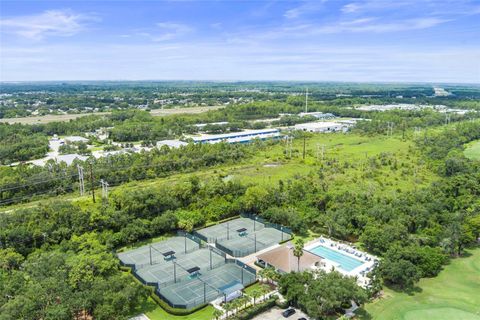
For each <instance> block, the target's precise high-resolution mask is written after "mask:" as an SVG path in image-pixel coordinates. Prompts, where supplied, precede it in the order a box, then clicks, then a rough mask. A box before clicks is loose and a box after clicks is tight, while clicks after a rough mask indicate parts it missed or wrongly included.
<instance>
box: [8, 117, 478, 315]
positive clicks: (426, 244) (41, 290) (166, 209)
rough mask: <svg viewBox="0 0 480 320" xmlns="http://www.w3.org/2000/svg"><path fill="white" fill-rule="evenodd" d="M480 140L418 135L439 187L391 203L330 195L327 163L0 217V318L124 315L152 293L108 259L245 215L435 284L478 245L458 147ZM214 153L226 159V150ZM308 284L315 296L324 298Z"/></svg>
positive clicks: (468, 179)
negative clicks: (283, 174)
mask: <svg viewBox="0 0 480 320" xmlns="http://www.w3.org/2000/svg"><path fill="white" fill-rule="evenodd" d="M479 138H480V125H479V124H478V123H477V122H460V123H458V124H456V125H454V126H453V127H449V128H446V129H442V130H436V131H433V130H432V133H431V134H429V135H428V136H427V137H418V138H417V139H416V140H415V148H417V149H418V151H419V152H420V154H421V157H422V158H423V159H424V161H425V162H426V163H428V166H429V168H430V170H432V171H434V172H435V173H436V174H437V175H438V177H439V178H438V179H437V180H435V181H434V182H433V183H431V184H430V185H428V186H426V187H421V188H418V189H417V190H412V191H409V192H399V193H397V194H395V195H390V196H386V195H382V196H378V195H376V194H372V193H370V192H369V191H368V190H365V191H363V192H348V191H347V192H341V193H338V192H337V191H334V190H333V189H330V188H329V183H328V178H327V177H328V175H329V172H330V171H332V170H342V167H341V166H339V164H334V163H330V165H329V167H330V168H327V167H324V169H321V168H322V167H320V170H318V171H317V172H316V173H315V174H310V175H307V176H297V177H292V178H291V179H289V180H288V181H283V180H280V181H279V182H278V183H277V184H273V185H270V186H268V187H264V186H260V185H256V184H242V183H239V182H235V181H225V180H224V179H222V178H221V177H219V176H216V177H215V176H213V177H211V178H209V180H204V179H202V178H200V177H198V176H195V175H193V176H190V177H189V178H186V179H184V180H181V181H179V182H177V183H175V184H173V185H171V186H170V188H162V187H156V186H151V187H147V186H146V187H143V188H141V189H138V190H136V191H132V190H129V191H128V192H127V191H122V189H118V190H117V191H115V192H113V193H112V196H111V197H110V198H109V200H108V202H105V201H99V202H97V203H96V204H94V203H91V202H85V201H81V202H69V201H46V202H43V203H42V204H41V205H40V206H37V207H33V208H25V209H18V210H15V211H12V212H11V213H9V214H2V215H0V224H1V225H2V226H4V227H3V228H2V230H1V231H0V246H1V248H2V249H1V251H0V266H1V271H0V277H1V278H2V281H1V282H0V283H1V287H0V290H1V292H2V294H1V297H2V299H3V301H2V302H1V305H2V306H1V307H0V310H1V311H2V312H1V314H2V317H3V318H2V319H17V318H26V319H35V318H44V319H71V318H72V317H73V316H75V315H78V314H81V313H82V312H87V313H88V314H91V315H94V316H95V318H98V319H108V318H110V319H111V318H119V319H120V318H123V317H124V315H125V314H126V313H128V312H131V311H132V310H134V306H135V305H136V304H137V303H138V301H140V300H142V299H145V297H146V296H147V295H148V292H146V291H145V289H142V287H140V286H139V285H138V284H137V283H135V281H132V279H131V278H129V277H127V276H125V275H124V274H123V273H122V272H121V271H120V270H119V268H118V265H117V264H116V262H115V258H114V255H113V254H112V252H113V251H112V250H115V249H117V248H119V247H121V246H123V245H127V244H133V243H135V242H137V241H140V240H144V239H148V238H151V237H155V236H158V235H165V234H169V233H170V232H173V231H174V230H176V229H183V230H187V231H190V230H192V229H193V228H196V227H200V226H203V225H205V224H206V223H207V222H211V221H218V220H220V219H224V218H227V217H232V216H235V215H238V214H241V213H250V214H251V213H253V214H258V215H261V216H263V217H265V218H266V219H267V220H269V221H272V222H275V223H279V224H284V225H289V226H291V227H292V228H293V230H294V232H295V233H296V234H297V235H302V234H304V233H305V232H307V230H310V231H313V232H316V233H323V234H326V235H328V236H331V237H334V238H337V239H344V240H349V241H358V242H359V243H361V244H362V245H363V246H364V247H365V249H367V250H368V251H369V252H371V253H374V254H376V255H378V256H380V257H382V261H381V264H380V267H379V268H378V271H376V272H378V274H377V275H376V277H378V279H381V282H382V283H384V284H385V285H389V286H395V287H398V288H400V289H401V290H410V289H411V288H413V287H414V286H415V283H416V282H417V281H418V280H419V279H420V278H422V277H431V276H435V275H436V274H437V273H438V272H439V271H440V270H441V269H442V267H443V265H444V264H445V263H447V261H448V260H449V259H452V258H455V257H457V256H459V255H461V254H462V253H463V251H464V250H465V248H467V247H469V246H471V245H473V244H474V243H475V241H476V239H477V238H478V237H479V236H480V211H479V208H480V207H479V203H478V194H479V190H480V184H479V181H480V177H479V172H480V170H478V169H479V168H478V166H479V163H478V162H475V161H471V160H468V159H466V158H465V157H464V156H463V154H462V153H461V151H462V149H463V144H464V143H466V142H468V141H471V140H474V139H479ZM215 147H216V148H219V151H220V150H221V153H222V155H224V154H225V150H228V149H230V148H231V147H227V146H223V145H217V146H215ZM192 148H193V149H195V148H194V147H192ZM225 148H227V149H225ZM245 148H250V147H245ZM252 148H255V147H252ZM257 148H259V147H257ZM261 148H268V146H262V147H261ZM235 149H236V148H233V150H235ZM193 151H194V150H192V152H193ZM238 151H239V150H237V152H238ZM189 158H191V157H189ZM165 161H166V159H163V160H162V161H161V162H162V163H164V162H165ZM325 165H327V163H325ZM395 166H396V164H395V159H394V158H392V157H389V156H387V155H385V154H380V155H378V156H375V157H372V158H371V160H370V161H369V167H368V168H365V169H364V170H365V172H372V173H374V172H375V171H376V170H380V169H381V168H382V167H388V168H392V170H401V168H398V169H395ZM134 171H135V170H134ZM142 171H143V170H142ZM47 261H48V262H47ZM296 276H298V277H301V276H302V275H301V274H298V275H296ZM327 277H334V275H331V276H327ZM20 279H28V281H26V280H20ZM302 281H307V282H308V283H310V282H309V280H308V279H306V280H302ZM342 281H343V280H342ZM345 281H346V282H345V285H346V286H347V282H348V281H347V280H345ZM60 282H61V283H62V285H61V286H59V285H57V284H58V283H60ZM280 283H281V285H280V287H281V288H284V289H282V290H287V291H289V292H294V291H293V290H290V289H289V288H290V286H292V285H295V283H297V281H296V280H295V281H294V280H289V278H288V277H286V278H285V279H283V278H282V280H281V282H280ZM336 283H338V281H336ZM340 283H341V281H340ZM311 285H312V290H322V289H321V288H322V286H320V287H318V288H317V287H316V285H315V284H314V283H312V284H311ZM105 290H106V291H105ZM356 290H357V289H356ZM104 291H105V292H108V293H107V294H103V295H102V298H100V297H97V296H95V292H99V293H100V292H104ZM87 292H88V294H87ZM374 294H375V292H371V293H368V294H367V293H362V292H361V291H359V292H358V296H356V297H357V298H358V299H359V301H365V300H366V299H368V297H369V296H372V295H374ZM40 296H41V297H42V299H39V297H40ZM77 297H81V298H77ZM288 297H290V296H288ZM289 299H291V301H292V303H295V304H298V305H299V306H300V307H302V308H304V309H305V310H307V311H309V310H310V312H311V313H312V314H317V313H318V312H320V313H321V314H328V313H330V312H332V311H333V310H335V308H336V307H333V309H332V308H330V309H329V308H325V309H324V310H311V306H312V303H314V302H312V301H309V300H308V299H307V297H306V296H302V295H300V296H291V297H290V298H289ZM127 301H128V303H127ZM316 312H317V313H316ZM27 315H28V316H27Z"/></svg>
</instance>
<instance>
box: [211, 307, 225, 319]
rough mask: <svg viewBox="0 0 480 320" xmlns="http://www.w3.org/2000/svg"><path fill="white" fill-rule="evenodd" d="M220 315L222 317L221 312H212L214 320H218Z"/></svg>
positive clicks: (218, 310)
mask: <svg viewBox="0 0 480 320" xmlns="http://www.w3.org/2000/svg"><path fill="white" fill-rule="evenodd" d="M222 315H223V311H222V310H220V309H215V310H213V317H214V318H215V320H218V318H220V317H221V316H222Z"/></svg>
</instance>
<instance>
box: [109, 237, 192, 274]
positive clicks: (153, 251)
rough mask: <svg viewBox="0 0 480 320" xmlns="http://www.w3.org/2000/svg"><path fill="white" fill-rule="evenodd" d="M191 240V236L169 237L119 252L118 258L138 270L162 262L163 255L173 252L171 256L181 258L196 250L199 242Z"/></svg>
mask: <svg viewBox="0 0 480 320" xmlns="http://www.w3.org/2000/svg"><path fill="white" fill-rule="evenodd" d="M192 238H193V237H192V236H183V237H182V236H177V237H171V238H168V239H166V240H163V241H160V242H156V243H153V244H150V245H145V246H142V247H139V248H136V249H133V250H129V251H126V252H120V253H119V254H118V258H119V259H120V261H121V262H122V263H123V264H124V265H127V266H130V267H134V268H135V269H140V268H143V267H145V266H148V265H152V264H157V263H162V262H164V261H165V257H166V256H165V255H164V254H166V253H169V252H170V253H171V252H173V256H175V257H181V256H182V255H185V254H186V253H189V252H192V251H194V250H197V249H198V248H199V247H200V244H199V242H200V240H199V239H198V240H197V241H194V240H192ZM193 239H194V238H193Z"/></svg>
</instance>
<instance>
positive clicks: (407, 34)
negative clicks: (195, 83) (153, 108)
mask: <svg viewBox="0 0 480 320" xmlns="http://www.w3.org/2000/svg"><path fill="white" fill-rule="evenodd" d="M0 15H1V19H0V37H1V38H0V44H1V48H0V50H1V51H0V80H1V81H36V80H144V79H150V80H153V79H158V80H178V79H185V80H309V81H365V82H370V81H379V82H380V81H382V82H383V81H391V82H396V81H399V82H405V81H408V82H434V83H441V82H470V83H480V0H456V1H448V0H441V1H437V0H392V1H386V0H365V1H356V0H348V1H341V0H316V1H293V0H292V1H288V0H283V1H232V0H230V1H229V0H225V1H221V0H217V1H182V0H176V1H154V0H150V1H75V0H70V1H26V0H16V1H3V0H0Z"/></svg>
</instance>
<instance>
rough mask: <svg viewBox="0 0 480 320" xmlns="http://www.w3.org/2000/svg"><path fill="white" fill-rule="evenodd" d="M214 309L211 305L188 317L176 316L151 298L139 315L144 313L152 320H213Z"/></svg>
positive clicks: (139, 311)
mask: <svg viewBox="0 0 480 320" xmlns="http://www.w3.org/2000/svg"><path fill="white" fill-rule="evenodd" d="M213 310H214V308H213V307H212V306H210V305H208V306H207V307H205V308H203V309H202V310H199V311H197V312H194V313H192V314H189V315H186V316H174V315H171V314H169V313H167V312H166V311H165V310H163V309H162V308H160V306H159V305H158V304H157V303H156V302H155V301H153V300H152V299H151V298H148V300H147V301H146V302H145V303H144V304H143V305H142V306H140V308H139V310H138V314H140V313H144V314H145V315H147V317H149V318H150V320H212V319H213Z"/></svg>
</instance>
